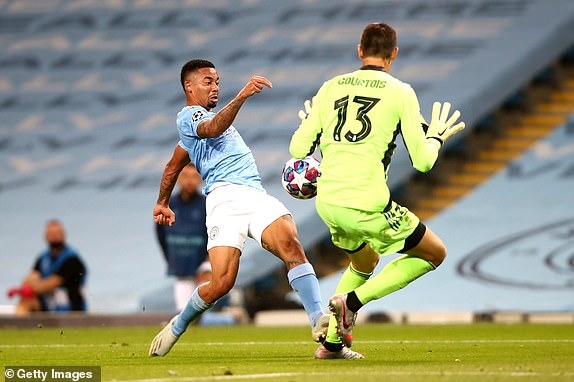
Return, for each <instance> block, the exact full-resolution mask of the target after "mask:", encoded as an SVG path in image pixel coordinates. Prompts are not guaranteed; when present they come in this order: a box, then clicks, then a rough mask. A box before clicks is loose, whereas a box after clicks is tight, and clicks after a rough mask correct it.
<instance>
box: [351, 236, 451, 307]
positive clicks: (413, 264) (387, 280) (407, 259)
mask: <svg viewBox="0 0 574 382" xmlns="http://www.w3.org/2000/svg"><path fill="white" fill-rule="evenodd" d="M404 252H406V254H405V255H402V256H400V257H398V258H396V259H395V260H393V261H391V262H390V263H388V264H387V265H386V266H385V267H384V268H383V270H382V271H381V272H380V273H379V274H378V275H376V276H375V277H373V278H371V279H370V280H369V281H368V282H366V283H365V284H363V285H362V286H360V287H358V288H356V289H355V290H354V291H353V292H351V293H349V294H348V296H347V303H348V305H350V307H349V309H352V310H355V309H356V310H358V309H359V308H361V307H362V306H363V305H365V304H367V303H368V302H370V301H373V300H377V299H380V298H382V297H384V296H387V295H389V294H391V293H393V292H396V291H397V290H399V289H402V288H404V287H406V286H407V285H409V284H410V283H411V282H413V281H414V280H416V279H417V278H419V277H420V276H422V275H424V274H426V273H428V272H430V271H432V270H434V269H436V267H438V266H439V265H440V264H441V263H442V261H443V260H444V258H445V257H446V248H445V246H444V244H443V242H442V241H441V240H440V238H439V237H438V236H436V235H435V234H434V233H433V232H432V231H431V230H430V229H428V228H426V231H425V233H424V235H423V236H422V239H421V240H420V241H419V243H418V244H417V245H416V246H415V247H413V248H411V249H406V250H405V251H404ZM356 310H355V311H356Z"/></svg>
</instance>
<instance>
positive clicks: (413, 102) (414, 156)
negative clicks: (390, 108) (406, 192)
mask: <svg viewBox="0 0 574 382" xmlns="http://www.w3.org/2000/svg"><path fill="white" fill-rule="evenodd" d="M403 93H404V94H403V97H402V98H403V105H402V106H403V109H402V115H401V134H402V136H403V140H404V142H405V146H406V148H407V151H408V153H409V157H410V159H411V162H412V164H413V167H414V168H415V169H417V170H418V171H420V172H428V171H430V169H431V168H432V167H433V166H434V164H435V162H436V160H437V158H438V147H437V145H435V144H433V143H432V142H429V140H427V139H426V135H425V131H424V128H423V126H424V125H426V122H425V121H424V118H423V117H422V115H421V114H420V105H419V101H418V99H417V96H416V93H415V91H414V90H413V88H412V87H411V86H410V85H407V84H404V88H403Z"/></svg>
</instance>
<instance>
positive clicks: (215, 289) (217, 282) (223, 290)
mask: <svg viewBox="0 0 574 382" xmlns="http://www.w3.org/2000/svg"><path fill="white" fill-rule="evenodd" d="M234 284H235V279H234V278H231V277H219V278H217V279H212V280H211V281H210V282H209V287H210V288H209V289H211V293H212V298H213V299H216V300H217V299H220V298H221V297H223V296H225V295H226V294H227V293H229V291H230V290H231V288H233V285H234Z"/></svg>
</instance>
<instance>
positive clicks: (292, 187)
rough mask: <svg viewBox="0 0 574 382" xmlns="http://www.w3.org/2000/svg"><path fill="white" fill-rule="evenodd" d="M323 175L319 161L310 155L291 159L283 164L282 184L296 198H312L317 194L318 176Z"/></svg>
mask: <svg viewBox="0 0 574 382" xmlns="http://www.w3.org/2000/svg"><path fill="white" fill-rule="evenodd" d="M319 176H321V172H320V170H319V161H317V160H316V159H315V158H313V157H311V156H308V157H306V158H305V159H294V158H291V159H289V160H288V161H287V162H286V163H285V165H284V166H283V171H282V173H281V184H282V185H283V188H284V189H285V191H287V193H288V194H289V195H291V196H292V197H294V198H296V199H311V198H313V197H315V195H317V178H318V177H319Z"/></svg>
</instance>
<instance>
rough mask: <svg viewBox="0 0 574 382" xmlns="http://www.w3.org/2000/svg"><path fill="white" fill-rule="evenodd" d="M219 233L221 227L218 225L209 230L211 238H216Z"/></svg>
mask: <svg viewBox="0 0 574 382" xmlns="http://www.w3.org/2000/svg"><path fill="white" fill-rule="evenodd" d="M218 235H219V228H217V227H213V228H211V230H210V231H209V238H210V239H211V240H215V239H216V238H217V236H218Z"/></svg>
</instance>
